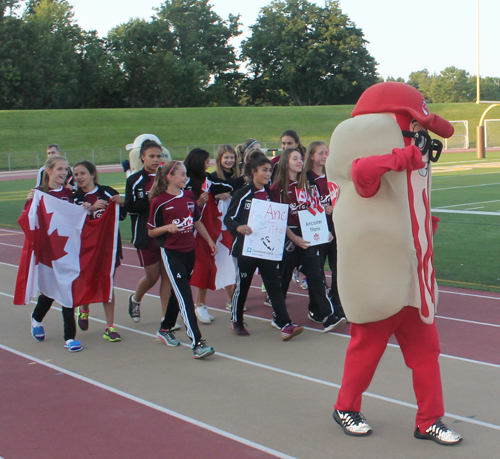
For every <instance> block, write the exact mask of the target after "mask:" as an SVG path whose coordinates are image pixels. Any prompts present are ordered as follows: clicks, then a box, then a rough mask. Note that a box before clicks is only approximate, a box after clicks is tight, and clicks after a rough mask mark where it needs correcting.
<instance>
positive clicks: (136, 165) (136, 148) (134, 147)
mask: <svg viewBox="0 0 500 459" xmlns="http://www.w3.org/2000/svg"><path fill="white" fill-rule="evenodd" d="M145 140H153V141H155V142H156V143H157V144H158V145H160V147H161V161H162V163H166V162H167V161H171V160H172V156H171V155H170V152H169V151H168V150H167V149H166V148H165V147H164V146H163V145H162V144H161V141H160V139H159V138H158V137H157V136H155V135H154V134H141V135H140V136H138V137H136V138H135V140H134V143H129V144H128V145H127V146H126V147H125V150H130V153H129V154H128V157H129V162H130V174H133V173H134V172H137V171H139V170H141V169H142V168H143V166H144V165H143V164H142V161H141V146H142V144H143V142H144V141H145Z"/></svg>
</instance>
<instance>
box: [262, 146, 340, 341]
mask: <svg viewBox="0 0 500 459" xmlns="http://www.w3.org/2000/svg"><path fill="white" fill-rule="evenodd" d="M303 166H304V162H303V158H302V154H301V152H300V151H299V150H297V149H288V150H285V151H284V152H283V154H282V155H281V157H280V160H279V163H278V170H277V174H276V179H275V182H274V183H273V186H272V188H271V190H272V192H273V200H274V201H276V202H281V203H286V204H289V206H290V207H289V212H288V229H287V239H286V241H285V250H284V252H283V260H282V262H281V263H280V272H281V280H282V289H283V295H285V296H286V293H287V291H288V287H289V285H290V280H291V278H292V273H293V270H294V268H298V269H299V271H300V272H302V273H304V274H305V275H306V276H307V279H308V283H309V318H310V319H311V320H312V321H314V322H317V323H322V324H323V330H324V331H325V332H328V331H331V330H334V329H335V328H337V327H339V326H340V325H342V324H344V323H345V321H346V320H345V318H343V317H338V316H337V315H336V314H334V309H333V305H332V303H331V301H330V299H329V298H328V295H327V291H326V282H325V275H324V271H323V267H322V266H321V258H320V254H319V248H318V247H317V246H311V245H310V242H309V241H305V240H304V239H303V238H302V231H301V228H300V220H299V212H300V211H302V210H307V209H308V208H309V206H310V205H311V202H310V196H311V189H310V187H309V185H308V183H307V178H306V175H305V173H304V171H303Z"/></svg>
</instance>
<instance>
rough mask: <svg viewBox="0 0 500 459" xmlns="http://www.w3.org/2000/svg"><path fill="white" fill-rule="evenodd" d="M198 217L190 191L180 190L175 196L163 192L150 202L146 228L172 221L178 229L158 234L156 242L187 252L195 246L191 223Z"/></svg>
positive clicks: (162, 245)
mask: <svg viewBox="0 0 500 459" xmlns="http://www.w3.org/2000/svg"><path fill="white" fill-rule="evenodd" d="M199 219H200V215H199V213H198V206H197V205H196V198H195V196H194V193H193V192H192V191H190V190H182V191H181V193H180V194H179V195H177V196H174V195H171V194H169V193H167V192H165V193H162V194H161V195H159V196H156V198H154V199H153V202H152V203H151V208H150V211H149V221H148V228H160V227H161V226H164V225H170V224H171V223H174V224H175V225H176V226H177V229H178V230H179V231H178V232H176V233H164V234H162V235H161V236H158V237H157V238H156V243H157V244H158V245H159V246H160V247H164V248H166V249H170V250H175V251H177V252H189V251H191V250H193V249H194V248H195V247H196V240H195V237H194V226H193V225H194V223H195V222H197V221H198V220H199Z"/></svg>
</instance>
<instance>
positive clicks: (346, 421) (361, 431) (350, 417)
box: [333, 410, 372, 437]
mask: <svg viewBox="0 0 500 459" xmlns="http://www.w3.org/2000/svg"><path fill="white" fill-rule="evenodd" d="M333 419H335V422H336V423H337V424H339V425H340V427H342V429H344V433H345V434H346V435H352V436H353V437H363V436H365V435H370V434H371V433H372V428H371V427H370V426H369V425H368V423H367V422H366V419H365V417H364V416H363V415H362V414H361V413H357V412H355V411H339V410H335V411H334V412H333Z"/></svg>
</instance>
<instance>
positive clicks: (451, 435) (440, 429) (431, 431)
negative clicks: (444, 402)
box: [413, 418, 463, 445]
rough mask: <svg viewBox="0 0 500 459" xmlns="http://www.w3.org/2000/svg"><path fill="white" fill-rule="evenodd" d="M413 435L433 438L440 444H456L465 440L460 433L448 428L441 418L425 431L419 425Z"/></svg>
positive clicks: (426, 438) (421, 437) (420, 437)
mask: <svg viewBox="0 0 500 459" xmlns="http://www.w3.org/2000/svg"><path fill="white" fill-rule="evenodd" d="M413 435H414V436H415V438H418V439H419V440H433V441H435V442H436V443H439V444H440V445H456V444H458V443H460V442H461V441H462V440H463V439H462V436H461V435H460V434H458V433H456V432H453V430H450V429H448V427H447V426H446V425H445V424H443V422H442V421H441V418H440V419H438V420H437V421H436V422H435V423H434V424H432V425H431V426H430V427H429V428H428V429H427V430H426V431H425V432H424V433H422V432H420V429H419V428H418V427H417V429H416V430H415V432H414V433H413Z"/></svg>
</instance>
